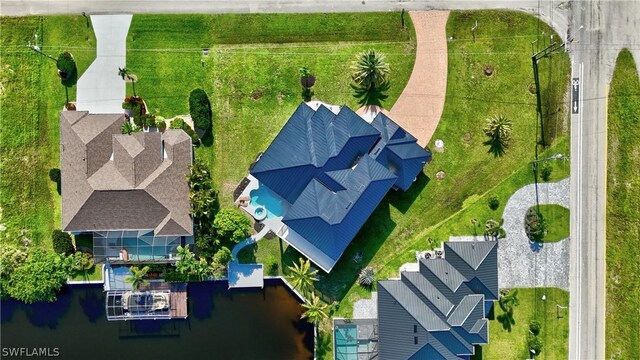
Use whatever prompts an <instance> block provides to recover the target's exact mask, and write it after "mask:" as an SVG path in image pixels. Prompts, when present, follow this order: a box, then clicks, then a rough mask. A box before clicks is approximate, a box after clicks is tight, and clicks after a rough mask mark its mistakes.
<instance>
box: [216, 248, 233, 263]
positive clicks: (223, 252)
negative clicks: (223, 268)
mask: <svg viewBox="0 0 640 360" xmlns="http://www.w3.org/2000/svg"><path fill="white" fill-rule="evenodd" d="M231 260H233V255H231V250H229V248H228V247H226V246H223V247H221V248H220V250H218V251H217V252H216V254H215V255H213V262H214V263H215V264H218V265H226V264H227V263H228V262H229V261H231Z"/></svg>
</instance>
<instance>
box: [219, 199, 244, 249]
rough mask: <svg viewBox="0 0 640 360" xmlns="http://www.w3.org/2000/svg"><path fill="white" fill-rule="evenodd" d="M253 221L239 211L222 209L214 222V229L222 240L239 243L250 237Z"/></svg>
mask: <svg viewBox="0 0 640 360" xmlns="http://www.w3.org/2000/svg"><path fill="white" fill-rule="evenodd" d="M250 227H251V221H250V220H249V218H247V217H246V216H244V214H242V213H241V212H240V210H238V209H233V208H229V209H222V210H220V211H219V212H218V214H216V217H215V219H214V220H213V229H214V231H215V233H216V235H217V236H218V237H219V238H220V239H221V240H226V241H230V242H234V243H238V242H240V241H242V240H244V239H245V238H247V236H249V228H250Z"/></svg>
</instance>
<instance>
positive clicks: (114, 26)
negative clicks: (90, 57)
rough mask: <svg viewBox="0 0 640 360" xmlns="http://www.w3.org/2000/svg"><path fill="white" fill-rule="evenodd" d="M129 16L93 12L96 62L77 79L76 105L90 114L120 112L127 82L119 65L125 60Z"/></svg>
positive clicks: (92, 21) (122, 65) (125, 61)
mask: <svg viewBox="0 0 640 360" xmlns="http://www.w3.org/2000/svg"><path fill="white" fill-rule="evenodd" d="M131 17H132V15H92V16H91V23H92V25H93V31H94V33H95V35H96V43H97V52H96V59H95V61H94V62H93V63H92V64H91V66H89V68H88V69H87V70H86V71H85V72H84V73H83V74H82V76H81V77H80V79H78V91H77V96H76V108H77V109H78V110H83V111H89V112H91V113H93V114H106V113H119V112H122V111H123V110H122V101H123V100H124V97H125V95H126V83H125V82H124V80H122V78H121V77H120V76H118V68H123V67H125V66H126V63H127V33H128V32H129V25H130V24H131Z"/></svg>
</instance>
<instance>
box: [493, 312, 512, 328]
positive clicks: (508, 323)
mask: <svg viewBox="0 0 640 360" xmlns="http://www.w3.org/2000/svg"><path fill="white" fill-rule="evenodd" d="M496 319H497V320H498V322H499V323H500V324H502V328H503V329H505V330H507V331H508V332H511V329H512V328H513V325H515V324H516V320H515V319H514V318H513V312H512V311H507V312H504V313H502V314H500V315H498V316H497V317H496Z"/></svg>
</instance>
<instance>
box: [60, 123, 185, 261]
mask: <svg viewBox="0 0 640 360" xmlns="http://www.w3.org/2000/svg"><path fill="white" fill-rule="evenodd" d="M125 121H126V120H125V115H124V114H89V113H88V112H86V111H63V112H61V113H60V160H61V164H62V166H61V183H62V184H61V185H62V229H63V230H64V231H68V232H71V233H73V234H91V235H92V236H93V252H94V259H95V261H96V262H111V263H114V262H116V263H117V262H119V261H127V260H128V261H160V262H162V261H171V260H172V259H173V258H174V257H175V255H176V253H177V250H176V248H177V247H178V246H179V245H185V244H189V243H192V242H193V219H192V217H191V214H190V210H191V205H190V203H189V185H188V183H187V178H186V176H187V174H188V172H189V166H190V165H191V164H192V159H193V149H192V146H191V139H190V138H189V136H188V135H187V134H186V133H185V132H184V131H182V130H173V129H167V130H166V131H165V132H164V133H160V132H140V133H133V134H131V135H124V134H121V133H120V127H121V126H122V124H123V123H124V122H125Z"/></svg>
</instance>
